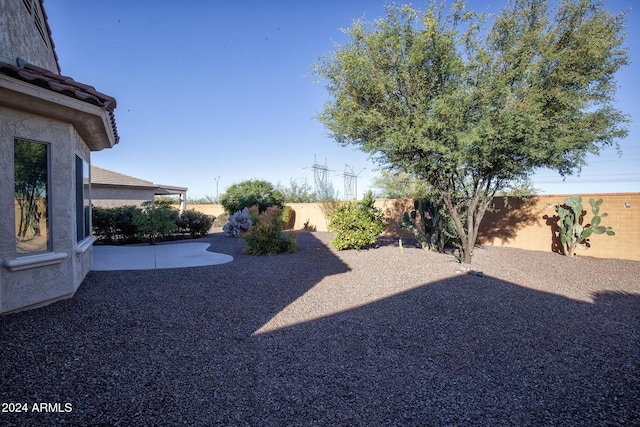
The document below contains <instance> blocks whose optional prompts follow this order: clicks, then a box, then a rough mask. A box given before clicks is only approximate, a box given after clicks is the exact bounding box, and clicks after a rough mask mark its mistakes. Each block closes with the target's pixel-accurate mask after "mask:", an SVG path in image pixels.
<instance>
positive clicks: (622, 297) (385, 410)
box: [0, 233, 640, 426]
mask: <svg viewBox="0 0 640 427" xmlns="http://www.w3.org/2000/svg"><path fill="white" fill-rule="evenodd" d="M330 238H331V234H329V233H299V235H298V242H299V250H298V252H296V253H293V254H281V255H277V256H273V257H254V256H248V255H243V254H242V244H243V242H242V240H237V239H232V238H226V237H224V236H223V235H222V234H221V233H214V234H212V235H210V236H209V237H207V238H206V239H203V240H204V241H207V242H211V243H212V248H211V250H213V251H216V252H223V253H228V254H231V255H233V256H234V257H235V260H234V261H233V262H231V263H229V264H223V265H217V266H211V267H197V268H187V269H173V270H154V271H127V272H125V271H122V272H118V271H116V272H92V273H90V274H89V276H88V277H87V278H86V280H85V282H84V283H83V284H82V286H81V287H80V289H79V290H78V292H77V294H76V295H75V296H74V297H73V298H72V299H69V300H65V301H61V302H58V303H55V304H52V305H49V306H47V307H43V308H40V309H36V310H31V311H26V312H22V313H17V314H13V315H8V316H3V317H0V338H1V340H0V341H1V343H2V347H1V348H0V360H1V362H2V365H1V368H0V401H1V402H2V403H3V406H2V409H3V410H7V409H9V404H10V403H20V404H24V403H26V404H27V406H28V411H29V412H28V413H7V412H5V411H3V412H2V413H0V425H4V426H13V425H15V426H35V425H43V426H53V425H92V426H118V425H123V426H132V425H136V426H143V425H148V426H159V425H167V426H171V425H176V426H179V425H190V426H191V425H194V426H195V425H203V426H204V425H206V426H212V425H229V426H244V425H246V426H312V425H319V426H377V425H386V426H428V425H437V426H458V425H460V426H467V425H481V426H485V425H486V426H542V425H544V426H576V425H578V426H583V425H589V426H623V425H624V426H630V425H640V357H639V355H638V354H639V350H640V279H639V278H640V262H636V261H623V260H613V259H609V260H604V259H595V258H589V257H578V258H575V259H569V258H566V257H563V256H561V255H558V254H553V253H543V252H533V251H524V250H518V249H509V248H499V247H487V248H478V249H476V252H475V258H474V264H473V266H472V268H473V271H471V272H469V273H468V274H464V273H458V272H456V270H459V269H460V264H458V263H457V262H456V261H455V259H454V258H453V257H451V256H448V255H443V254H436V253H430V252H427V251H422V250H420V249H416V248H415V247H414V248H411V247H407V245H406V244H405V248H404V252H403V253H401V252H400V249H399V248H398V247H397V241H396V240H395V239H388V240H386V241H381V243H380V247H378V248H376V249H371V250H364V251H359V252H358V251H343V252H337V251H335V250H334V249H333V248H331V246H330V244H329V241H330ZM39 403H60V405H58V406H56V405H50V407H49V408H48V409H51V410H55V409H61V410H65V409H71V412H55V413H51V412H49V413H34V412H33V405H34V404H39ZM66 403H68V404H70V405H68V406H66V407H65V404H66ZM38 407H39V406H36V408H38ZM12 408H14V409H15V405H14V406H12Z"/></svg>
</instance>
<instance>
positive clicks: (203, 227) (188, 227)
mask: <svg viewBox="0 0 640 427" xmlns="http://www.w3.org/2000/svg"><path fill="white" fill-rule="evenodd" d="M215 219H216V218H215V217H214V216H211V215H206V214H203V213H202V212H197V211H184V212H182V213H181V214H180V217H179V218H178V221H177V223H176V224H177V226H178V230H179V231H180V232H182V233H189V235H190V236H191V237H194V238H195V237H205V236H206V235H207V234H209V230H210V229H211V226H212V225H213V221H214V220H215Z"/></svg>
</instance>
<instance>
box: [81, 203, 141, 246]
mask: <svg viewBox="0 0 640 427" xmlns="http://www.w3.org/2000/svg"><path fill="white" fill-rule="evenodd" d="M91 212H92V221H91V222H92V225H93V234H94V236H95V237H96V238H97V239H99V240H104V241H106V242H109V243H112V242H116V241H124V242H127V241H133V240H135V239H136V236H137V234H138V229H137V227H136V225H135V223H134V221H133V219H134V218H135V217H136V216H137V215H140V208H139V207H137V206H118V207H114V208H96V207H93V208H92V209H91Z"/></svg>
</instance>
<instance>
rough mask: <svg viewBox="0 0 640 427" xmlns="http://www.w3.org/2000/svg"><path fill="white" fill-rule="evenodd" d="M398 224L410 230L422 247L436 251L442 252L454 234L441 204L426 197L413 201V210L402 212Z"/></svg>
mask: <svg viewBox="0 0 640 427" xmlns="http://www.w3.org/2000/svg"><path fill="white" fill-rule="evenodd" d="M399 226H400V227H401V228H407V229H409V230H411V231H412V232H413V234H414V236H415V237H416V239H417V240H418V242H419V243H420V245H422V247H423V248H425V249H426V248H428V249H429V250H432V251H436V252H444V249H445V246H446V245H447V243H449V241H450V240H451V238H452V237H454V236H455V229H454V228H453V227H452V226H451V221H450V220H449V218H448V216H447V214H446V212H445V211H444V209H443V206H442V205H441V204H438V203H436V202H433V201H431V200H428V199H418V200H416V201H414V204H413V210H412V211H411V212H405V213H404V215H403V217H402V221H400V223H399Z"/></svg>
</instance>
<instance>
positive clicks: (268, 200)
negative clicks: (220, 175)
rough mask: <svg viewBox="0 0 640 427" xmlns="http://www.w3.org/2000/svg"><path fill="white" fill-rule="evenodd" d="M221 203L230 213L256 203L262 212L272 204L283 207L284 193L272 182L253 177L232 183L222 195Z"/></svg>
mask: <svg viewBox="0 0 640 427" xmlns="http://www.w3.org/2000/svg"><path fill="white" fill-rule="evenodd" d="M220 203H221V204H222V206H223V207H224V210H225V212H227V213H228V214H232V213H234V212H238V211H241V210H242V209H244V208H248V207H251V206H254V205H255V206H258V209H259V210H260V212H264V211H265V210H266V209H267V208H268V207H270V206H277V207H279V208H281V207H282V206H283V203H284V195H283V194H282V192H281V191H280V190H276V189H275V188H274V187H273V185H271V183H269V182H267V181H262V180H253V179H252V180H248V181H243V182H240V183H238V184H233V185H231V186H230V187H229V188H227V191H226V192H225V193H224V194H223V195H222V197H220Z"/></svg>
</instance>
